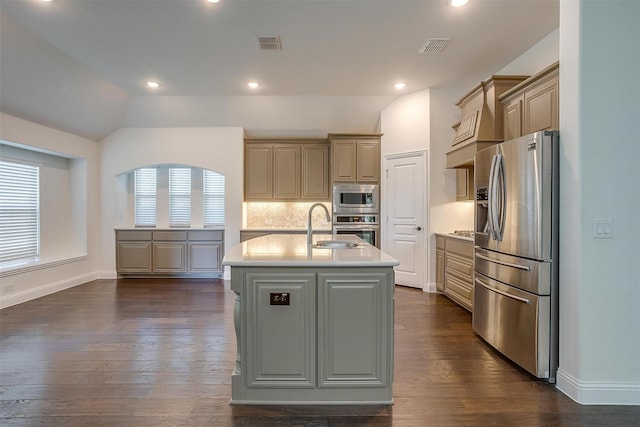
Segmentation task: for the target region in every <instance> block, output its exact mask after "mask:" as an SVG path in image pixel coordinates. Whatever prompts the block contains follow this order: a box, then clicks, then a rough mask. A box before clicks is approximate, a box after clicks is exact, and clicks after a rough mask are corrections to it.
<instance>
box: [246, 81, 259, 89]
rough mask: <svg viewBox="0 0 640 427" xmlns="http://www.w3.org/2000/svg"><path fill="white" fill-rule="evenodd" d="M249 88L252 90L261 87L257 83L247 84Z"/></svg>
mask: <svg viewBox="0 0 640 427" xmlns="http://www.w3.org/2000/svg"><path fill="white" fill-rule="evenodd" d="M247 86H249V87H250V88H251V89H257V88H258V86H260V85H259V84H258V83H257V82H249V83H247Z"/></svg>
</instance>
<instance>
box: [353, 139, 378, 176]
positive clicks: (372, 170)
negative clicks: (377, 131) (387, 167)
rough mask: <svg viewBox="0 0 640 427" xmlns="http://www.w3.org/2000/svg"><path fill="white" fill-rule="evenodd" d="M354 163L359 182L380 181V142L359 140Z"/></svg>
mask: <svg viewBox="0 0 640 427" xmlns="http://www.w3.org/2000/svg"><path fill="white" fill-rule="evenodd" d="M356 164H357V166H356V167H357V180H358V181H359V182H378V181H380V144H379V143H378V142H362V141H359V142H358V155H357V160H356Z"/></svg>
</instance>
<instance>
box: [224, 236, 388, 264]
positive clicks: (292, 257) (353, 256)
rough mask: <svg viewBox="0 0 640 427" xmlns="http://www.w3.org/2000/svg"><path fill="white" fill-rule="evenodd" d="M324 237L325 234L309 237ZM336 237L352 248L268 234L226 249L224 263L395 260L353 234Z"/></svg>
mask: <svg viewBox="0 0 640 427" xmlns="http://www.w3.org/2000/svg"><path fill="white" fill-rule="evenodd" d="M318 240H328V238H327V237H326V236H315V235H314V237H313V241H314V243H315V242H316V241H318ZM340 240H349V241H353V242H357V243H358V244H359V246H358V247H356V248H353V249H325V248H321V249H320V248H313V247H309V246H307V236H306V235H304V234H270V235H268V236H263V237H257V238H255V239H251V240H247V241H246V242H242V243H240V244H238V245H236V246H234V247H232V248H231V249H229V250H228V251H227V253H226V254H225V256H224V259H223V260H222V265H225V266H227V265H228V266H232V267H233V266H244V267H250V266H251V267H258V266H262V267H358V266H359V267H390V266H395V265H399V264H400V262H398V260H396V259H394V258H392V257H391V256H389V255H387V254H386V253H384V252H382V251H381V250H380V249H378V248H376V247H375V246H371V245H370V244H368V243H366V242H364V241H363V240H362V239H360V238H358V237H357V236H354V235H348V234H347V235H345V234H341V235H340Z"/></svg>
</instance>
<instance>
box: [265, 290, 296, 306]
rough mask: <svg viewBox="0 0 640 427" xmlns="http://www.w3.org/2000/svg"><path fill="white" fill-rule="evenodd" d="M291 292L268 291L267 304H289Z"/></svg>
mask: <svg viewBox="0 0 640 427" xmlns="http://www.w3.org/2000/svg"><path fill="white" fill-rule="evenodd" d="M290 301H291V294H290V293H289V292H270V293H269V305H289V303H290Z"/></svg>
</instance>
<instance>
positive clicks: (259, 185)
mask: <svg viewBox="0 0 640 427" xmlns="http://www.w3.org/2000/svg"><path fill="white" fill-rule="evenodd" d="M244 198H245V200H265V199H272V198H273V147H272V146H271V144H264V145H257V144H256V145H246V146H245V151H244Z"/></svg>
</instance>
